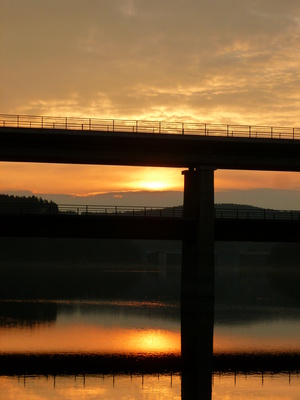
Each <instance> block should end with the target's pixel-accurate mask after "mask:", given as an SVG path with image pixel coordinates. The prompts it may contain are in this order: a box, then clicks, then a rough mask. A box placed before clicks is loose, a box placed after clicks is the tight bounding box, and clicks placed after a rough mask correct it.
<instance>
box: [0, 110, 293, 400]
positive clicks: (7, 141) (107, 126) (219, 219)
mask: <svg viewBox="0 0 300 400" xmlns="http://www.w3.org/2000/svg"><path fill="white" fill-rule="evenodd" d="M299 139H300V129H299V128H288V127H266V126H245V125H219V124H205V123H204V124H198V123H197V124H196V123H188V124H186V123H182V122H179V123H171V122H159V121H158V122H153V121H150V122H149V121H125V120H116V119H112V120H107V119H106V120H104V119H92V118H76V119H75V118H69V117H59V118H56V117H55V118H54V117H45V116H24V115H3V114H2V115H0V161H6V162H42V163H65V164H68V163H69V164H106V165H131V166H153V167H171V168H182V169H183V170H184V171H183V177H184V205H183V211H182V216H181V215H180V216H175V215H174V216H173V215H168V216H166V215H161V216H160V215H159V218H157V216H154V215H153V214H152V215H151V216H150V215H148V216H147V210H146V215H141V213H143V212H144V211H141V210H140V213H139V215H138V213H137V212H135V213H133V214H135V215H134V216H133V215H129V214H130V213H128V210H127V214H128V215H125V212H123V213H122V215H119V213H118V212H116V213H115V214H116V215H113V213H108V212H107V213H106V215H105V212H104V213H103V212H102V215H95V213H94V214H92V213H90V212H89V209H86V210H85V211H82V212H81V211H78V212H73V213H63V212H59V213H54V214H51V213H50V214H44V215H40V214H28V213H16V214H14V213H3V214H0V229H1V235H2V236H3V235H11V236H13V235H17V234H18V235H20V234H27V235H36V236H43V235H49V234H50V233H51V235H54V236H58V235H68V236H69V235H70V236H71V237H72V232H73V236H74V232H76V231H77V232H80V234H81V235H82V236H86V237H89V236H98V237H103V236H105V237H107V236H108V235H112V237H115V236H116V235H119V236H122V237H126V238H128V237H129V234H130V235H132V236H133V237H135V236H136V237H138V238H142V237H145V238H154V237H155V238H156V239H158V238H164V236H165V237H166V236H169V235H170V234H171V233H172V234H173V235H174V238H175V236H176V235H178V236H177V239H180V240H182V272H181V294H182V296H181V358H182V366H183V372H184V373H183V375H182V388H183V392H182V397H183V398H196V397H197V396H198V397H199V393H200V392H201V393H202V397H203V398H207V399H210V398H211V371H212V354H213V312H214V305H213V297H214V241H215V240H242V238H244V240H253V239H255V240H266V239H267V238H268V240H270V239H272V240H274V241H295V240H296V238H297V241H298V240H299V233H298V231H299V229H298V226H299V222H298V220H299V213H298V212H294V213H293V212H292V213H291V214H290V217H291V218H278V219H277V218H275V216H274V218H269V214H268V213H265V214H264V215H260V216H259V218H254V216H253V215H252V216H251V218H250V215H244V216H243V217H242V214H239V213H240V211H238V212H236V213H235V214H234V215H233V214H230V215H229V214H228V212H226V213H225V212H223V213H222V211H221V214H220V213H219V214H218V211H217V214H215V207H214V171H215V170H216V169H242V170H263V171H294V172H299V171H300V157H299V155H300V140H299ZM98 214H101V213H98ZM158 214H160V211H158ZM161 214H163V213H162V212H161ZM278 216H283V214H282V213H280V212H277V217H278ZM285 216H287V214H285ZM239 217H241V218H239ZM147 235H148V237H147ZM272 235H273V237H272ZM170 238H171V237H170ZM222 238H223V239H222ZM195 310H197V311H195ZM240 361H241V360H237V361H236V362H237V365H238V364H239V363H240ZM261 362H262V360H259V363H261ZM272 362H273V361H272ZM289 362H290V360H289V361H288V363H289ZM225 364H226V363H225ZM230 364H232V360H230ZM238 368H239V367H238ZM185 371H187V372H188V373H187V374H185ZM193 382H195V385H194V387H193ZM195 393H196V394H197V395H195Z"/></svg>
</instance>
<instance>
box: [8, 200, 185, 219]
mask: <svg viewBox="0 0 300 400" xmlns="http://www.w3.org/2000/svg"><path fill="white" fill-rule="evenodd" d="M0 214H39V215H56V214H61V215H78V216H86V215H90V216H99V217H103V216H116V217H158V218H180V217H182V208H180V207H167V208H162V207H144V206H112V205H74V204H55V203H49V204H42V205H40V204H9V203H2V204H0Z"/></svg>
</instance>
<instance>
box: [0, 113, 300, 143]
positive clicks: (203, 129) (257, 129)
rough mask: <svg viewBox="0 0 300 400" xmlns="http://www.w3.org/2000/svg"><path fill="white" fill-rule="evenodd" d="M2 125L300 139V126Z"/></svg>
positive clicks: (12, 118)
mask: <svg viewBox="0 0 300 400" xmlns="http://www.w3.org/2000/svg"><path fill="white" fill-rule="evenodd" d="M0 127H15V128H37V129H61V130H82V131H107V132H135V133H153V134H181V135H199V136H223V137H224V136H225V137H247V138H268V139H293V140H295V139H297V140H299V139H300V128H293V127H276V126H263V125H261V126H260V125H253V126H250V125H234V124H229V125H226V124H206V123H197V122H166V121H143V120H123V119H100V118H74V117H52V116H37V115H10V114H0Z"/></svg>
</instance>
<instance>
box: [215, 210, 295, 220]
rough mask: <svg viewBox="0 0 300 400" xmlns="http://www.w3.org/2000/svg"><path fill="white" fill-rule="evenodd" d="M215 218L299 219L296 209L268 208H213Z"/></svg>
mask: <svg viewBox="0 0 300 400" xmlns="http://www.w3.org/2000/svg"><path fill="white" fill-rule="evenodd" d="M215 218H217V219H239V220H259V219H260V220H277V221H278V220H285V221H300V211H298V210H288V211H285V210H283V211H281V210H268V209H259V208H253V209H251V208H250V209H249V208H227V207H220V208H215Z"/></svg>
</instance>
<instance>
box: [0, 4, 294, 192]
mask: <svg viewBox="0 0 300 400" xmlns="http://www.w3.org/2000/svg"><path fill="white" fill-rule="evenodd" d="M298 50H300V3H299V1H297V0H286V1H284V2H283V1H274V0H265V1H263V2H262V1H259V0H251V1H250V0H245V1H237V0H227V1H226V2H224V1H223V0H215V1H211V2H208V1H205V0H198V1H196V0H185V1H183V0H176V1H175V2H174V0H165V1H164V2H161V1H158V0H153V1H151V2H149V1H146V0H138V1H137V0H112V1H110V2H97V1H90V2H88V3H87V2H85V1H83V0H45V1H42V2H41V1H40V0H26V2H25V1H23V0H2V1H1V4H0V52H1V58H0V113H8V114H33V115H56V116H60V115H61V116H85V117H98V118H122V119H138V120H141V119H144V120H145V119H146V120H162V121H166V120H172V121H186V122H189V121H199V122H206V123H209V122H214V123H227V124H228V123H237V124H254V125H261V124H267V125H273V126H275V125H280V126H294V127H297V126H300V112H299V109H300V95H299V87H300V72H299V71H300V60H299V56H298V55H299V51H298ZM182 186H183V179H182V176H181V171H178V170H167V169H163V170H162V169H161V170H157V169H151V168H147V169H142V168H125V167H124V168H120V167H118V168H117V167H107V166H99V167H95V166H91V167H88V166H60V165H51V166H49V165H39V164H26V165H25V164H24V165H23V164H22V165H21V164H17V163H0V192H1V193H7V192H12V191H24V190H27V191H31V192H33V193H38V194H43V193H67V194H72V195H89V194H95V193H103V192H107V191H128V190H145V189H146V190H182ZM215 188H216V192H222V191H224V190H226V191H228V190H233V189H235V190H236V189H241V190H246V189H247V190H248V189H256V188H273V189H286V190H287V189H289V190H294V191H297V192H298V191H299V190H300V178H299V177H298V174H292V173H260V172H240V171H233V172H229V171H217V172H216V180H215ZM233 200H234V198H233Z"/></svg>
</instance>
